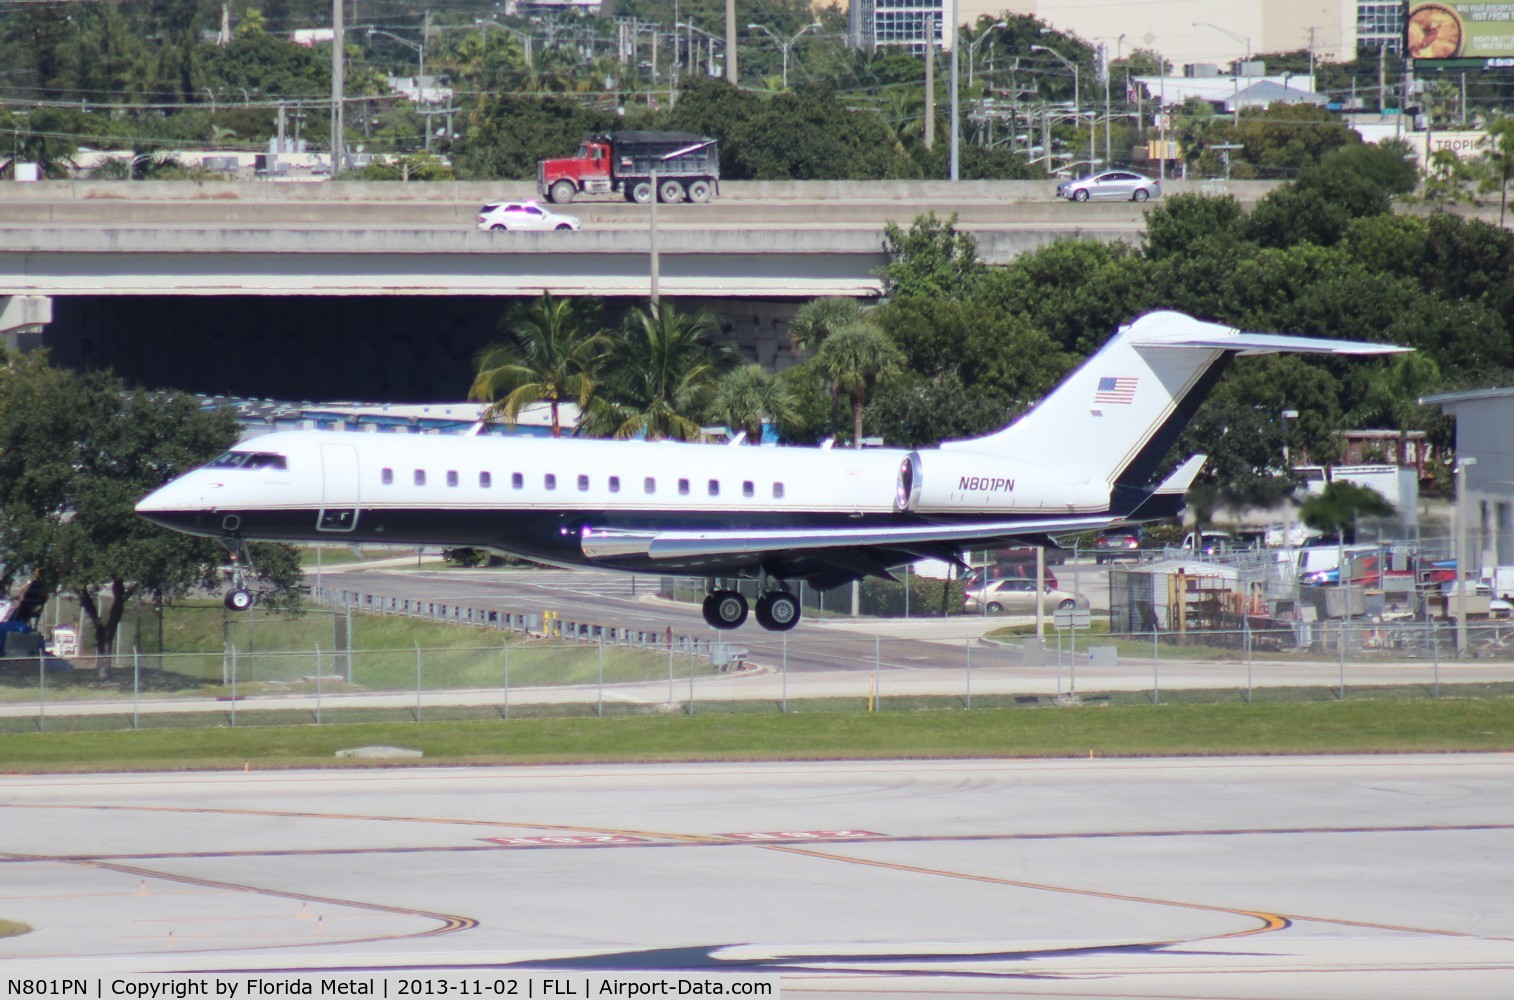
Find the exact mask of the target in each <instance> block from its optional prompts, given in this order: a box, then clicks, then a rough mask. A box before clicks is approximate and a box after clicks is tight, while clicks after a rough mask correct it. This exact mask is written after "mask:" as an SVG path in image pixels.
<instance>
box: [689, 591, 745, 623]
mask: <svg viewBox="0 0 1514 1000" xmlns="http://www.w3.org/2000/svg"><path fill="white" fill-rule="evenodd" d="M700 610H701V611H702V612H704V620H705V622H707V623H708V624H709V626H710V627H711V628H718V629H721V630H722V631H724V630H728V629H733V628H740V627H741V625H742V623H743V622H745V621H746V616H747V603H746V598H745V597H742V596H741V594H740V593H739V592H737V591H734V590H717V591H715V592H714V593H712V594H710V596H709V597H706V598H705V599H704V604H703V605H702V606H701V608H700Z"/></svg>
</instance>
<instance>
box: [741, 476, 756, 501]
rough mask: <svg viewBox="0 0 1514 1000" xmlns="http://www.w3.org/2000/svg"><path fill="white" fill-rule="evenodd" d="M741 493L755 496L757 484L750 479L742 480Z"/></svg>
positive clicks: (746, 495)
mask: <svg viewBox="0 0 1514 1000" xmlns="http://www.w3.org/2000/svg"><path fill="white" fill-rule="evenodd" d="M741 495H742V496H744V497H754V496H756V495H757V484H756V483H754V482H752V481H751V480H750V479H748V480H746V481H744V482H743V483H742V484H741Z"/></svg>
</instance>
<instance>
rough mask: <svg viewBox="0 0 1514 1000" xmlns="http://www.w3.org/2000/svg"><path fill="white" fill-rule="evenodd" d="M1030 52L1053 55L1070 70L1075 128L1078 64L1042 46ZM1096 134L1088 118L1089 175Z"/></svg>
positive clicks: (1093, 125) (1033, 48) (1092, 123)
mask: <svg viewBox="0 0 1514 1000" xmlns="http://www.w3.org/2000/svg"><path fill="white" fill-rule="evenodd" d="M1041 30H1043V31H1045V30H1046V29H1044V28H1043V29H1041ZM1030 51H1032V52H1046V53H1049V54H1050V55H1054V56H1056V57H1057V61H1058V62H1060V63H1061V64H1062V65H1063V66H1066V67H1067V68H1068V69H1070V70H1072V121H1073V125H1074V127H1076V126H1077V123H1078V119H1079V117H1081V114H1082V113H1081V112H1080V111H1079V110H1078V106H1079V102H1078V64H1077V63H1075V62H1073V61H1072V60H1070V59H1068V58H1067V57H1066V56H1064V55H1063V54H1062V53H1060V52H1058V51H1057V50H1056V49H1049V48H1047V47H1046V46H1044V45H1032V46H1031V47H1030ZM1096 132H1098V129H1097V128H1096V127H1095V123H1094V121H1093V120H1092V119H1091V118H1090V119H1089V122H1088V172H1089V173H1090V174H1091V173H1093V167H1094V162H1093V142H1094V133H1096ZM1049 152H1050V150H1048V153H1049ZM1049 165H1050V162H1049V161H1048V166H1049Z"/></svg>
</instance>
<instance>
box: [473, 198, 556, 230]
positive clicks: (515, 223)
mask: <svg viewBox="0 0 1514 1000" xmlns="http://www.w3.org/2000/svg"><path fill="white" fill-rule="evenodd" d="M477 225H478V228H479V229H491V230H501V229H577V228H579V226H580V225H581V223H580V222H579V221H578V218H577V217H576V216H572V215H560V214H558V213H557V212H549V211H547V210H546V209H545V208H542V207H541V206H540V205H538V204H537V203H536V202H534V201H492V202H490V203H489V204H487V205H485V206H484V207H483V208H481V209H479V210H478V224H477Z"/></svg>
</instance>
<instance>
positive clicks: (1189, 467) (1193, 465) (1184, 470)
mask: <svg viewBox="0 0 1514 1000" xmlns="http://www.w3.org/2000/svg"><path fill="white" fill-rule="evenodd" d="M1207 461H1209V456H1208V455H1191V456H1189V458H1188V461H1186V462H1184V463H1183V464H1182V465H1180V466H1178V467H1177V468H1176V469H1174V470H1172V475H1170V476H1168V477H1167V478H1166V479H1164V480H1162V483H1161V485H1159V486H1158V487H1157V488H1156V489H1154V490H1152V491H1151V492H1153V493H1187V492H1188V487H1190V486H1192V485H1193V481H1194V480H1195V479H1197V478H1198V477H1199V473H1200V472H1202V471H1203V469H1204V463H1205V462H1207Z"/></svg>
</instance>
